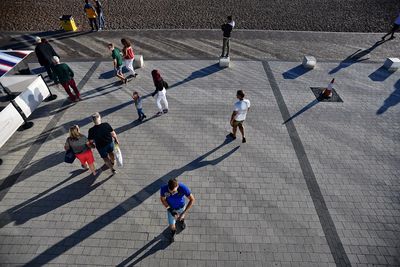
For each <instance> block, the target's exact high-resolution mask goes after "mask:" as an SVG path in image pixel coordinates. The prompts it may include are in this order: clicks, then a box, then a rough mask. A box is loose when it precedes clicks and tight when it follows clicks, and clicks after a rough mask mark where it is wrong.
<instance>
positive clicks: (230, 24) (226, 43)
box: [221, 16, 235, 57]
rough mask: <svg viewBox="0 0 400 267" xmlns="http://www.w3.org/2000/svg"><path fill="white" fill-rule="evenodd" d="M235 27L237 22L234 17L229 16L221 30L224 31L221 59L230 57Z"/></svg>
mask: <svg viewBox="0 0 400 267" xmlns="http://www.w3.org/2000/svg"><path fill="white" fill-rule="evenodd" d="M234 27H235V21H233V19H232V16H228V17H227V21H226V23H224V24H222V25H221V30H222V31H223V38H222V54H221V57H229V51H230V40H231V32H232V30H233V28H234ZM225 50H226V54H225Z"/></svg>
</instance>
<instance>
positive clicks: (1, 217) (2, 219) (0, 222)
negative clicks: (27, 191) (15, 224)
mask: <svg viewBox="0 0 400 267" xmlns="http://www.w3.org/2000/svg"><path fill="white" fill-rule="evenodd" d="M84 172H85V170H83V169H80V170H74V171H72V172H71V175H70V176H69V177H67V178H66V179H64V180H63V181H61V182H59V183H58V184H56V185H54V186H52V187H50V188H48V189H46V190H45V191H43V192H41V193H40V194H37V195H36V196H34V197H31V198H30V199H28V200H26V201H24V202H22V203H20V204H18V205H16V206H14V207H12V208H10V209H8V210H6V211H4V212H2V213H0V228H3V227H4V226H5V225H7V224H9V223H10V222H11V221H13V220H12V217H11V216H10V215H9V214H13V213H15V212H16V211H18V210H19V209H21V208H23V207H25V206H27V205H29V204H30V203H32V202H33V201H35V200H37V199H39V198H41V197H42V196H45V195H46V194H48V193H49V192H51V191H53V190H54V189H56V188H57V187H60V186H61V185H63V184H65V183H66V182H68V181H70V180H71V179H73V178H75V177H76V176H78V175H80V174H82V173H84Z"/></svg>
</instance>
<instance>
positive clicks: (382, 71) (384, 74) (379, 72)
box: [368, 66, 393, 82]
mask: <svg viewBox="0 0 400 267" xmlns="http://www.w3.org/2000/svg"><path fill="white" fill-rule="evenodd" d="M392 74H393V72H390V71H388V70H387V69H386V68H385V67H384V66H381V67H380V68H378V69H376V70H375V71H374V72H373V73H371V74H370V75H368V78H370V79H371V80H372V81H374V82H383V81H384V80H386V79H387V78H389V77H390V75H392Z"/></svg>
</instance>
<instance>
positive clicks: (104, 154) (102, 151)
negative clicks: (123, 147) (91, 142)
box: [97, 142, 114, 159]
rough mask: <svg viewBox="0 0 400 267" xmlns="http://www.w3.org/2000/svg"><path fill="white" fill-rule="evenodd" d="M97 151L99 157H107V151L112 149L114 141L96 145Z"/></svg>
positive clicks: (109, 151)
mask: <svg viewBox="0 0 400 267" xmlns="http://www.w3.org/2000/svg"><path fill="white" fill-rule="evenodd" d="M97 151H99V154H100V157H102V158H103V159H104V158H107V157H108V153H111V152H113V151H114V142H111V143H109V144H108V145H106V146H104V147H98V148H97Z"/></svg>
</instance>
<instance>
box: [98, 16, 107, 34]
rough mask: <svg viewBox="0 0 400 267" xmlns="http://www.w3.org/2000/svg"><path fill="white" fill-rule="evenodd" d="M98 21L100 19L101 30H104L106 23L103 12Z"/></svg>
mask: <svg viewBox="0 0 400 267" xmlns="http://www.w3.org/2000/svg"><path fill="white" fill-rule="evenodd" d="M98 19H99V28H100V29H102V30H103V29H104V24H105V23H106V21H105V20H104V14H103V12H100V14H99V17H98Z"/></svg>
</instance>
